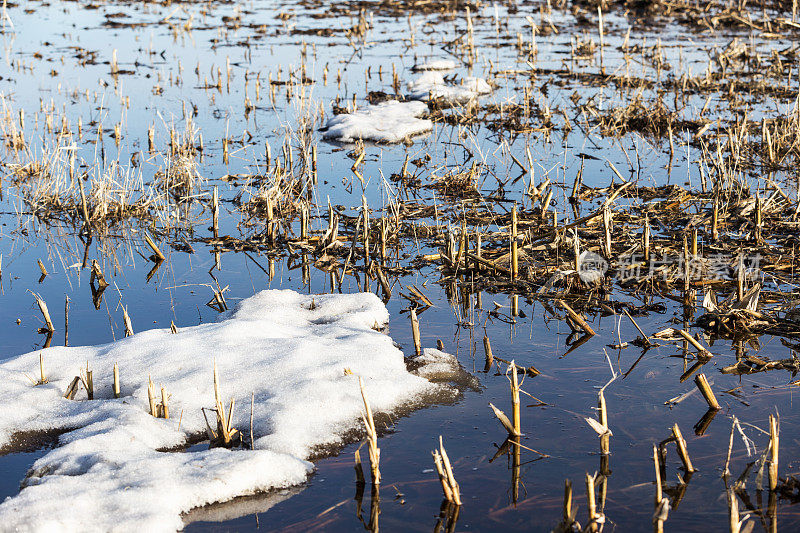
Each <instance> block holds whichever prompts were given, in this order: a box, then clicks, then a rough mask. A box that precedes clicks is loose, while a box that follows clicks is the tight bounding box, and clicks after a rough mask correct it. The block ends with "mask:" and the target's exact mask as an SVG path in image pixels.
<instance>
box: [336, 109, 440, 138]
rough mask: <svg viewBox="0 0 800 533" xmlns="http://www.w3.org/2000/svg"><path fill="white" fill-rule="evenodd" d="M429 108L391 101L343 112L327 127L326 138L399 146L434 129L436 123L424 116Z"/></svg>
mask: <svg viewBox="0 0 800 533" xmlns="http://www.w3.org/2000/svg"><path fill="white" fill-rule="evenodd" d="M427 114H428V106H427V105H425V104H424V103H422V102H398V101H396V100H388V101H386V102H382V103H380V104H376V105H370V106H367V107H364V108H361V109H358V110H357V111H355V112H354V113H342V114H339V115H336V116H335V117H332V118H331V119H330V120H328V122H327V124H325V128H324V129H325V130H326V131H325V134H324V137H325V138H326V139H334V140H337V141H343V142H351V141H355V140H358V139H362V140H365V141H373V142H379V143H399V142H403V141H406V140H408V139H410V138H411V137H414V136H416V135H421V134H423V133H427V132H429V131H431V130H432V129H433V122H431V121H430V120H427V119H423V118H420V117H423V116H425V115H427Z"/></svg>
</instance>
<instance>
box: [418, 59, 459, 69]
mask: <svg viewBox="0 0 800 533" xmlns="http://www.w3.org/2000/svg"><path fill="white" fill-rule="evenodd" d="M454 68H456V62H455V61H453V60H452V59H429V60H427V61H425V62H423V63H419V64H417V65H414V68H413V69H412V70H452V69H454Z"/></svg>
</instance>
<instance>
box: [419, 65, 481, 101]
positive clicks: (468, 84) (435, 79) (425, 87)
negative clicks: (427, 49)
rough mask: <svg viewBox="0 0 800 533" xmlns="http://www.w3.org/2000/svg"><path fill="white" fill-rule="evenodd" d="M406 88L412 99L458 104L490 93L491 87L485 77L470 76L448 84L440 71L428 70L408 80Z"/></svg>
mask: <svg viewBox="0 0 800 533" xmlns="http://www.w3.org/2000/svg"><path fill="white" fill-rule="evenodd" d="M408 90H409V93H410V94H409V98H411V99H412V100H434V101H437V102H440V103H445V104H448V105H458V104H464V103H467V102H469V101H470V100H472V99H474V98H477V97H479V96H480V95H483V94H489V93H491V92H492V87H491V86H490V85H489V83H488V82H487V81H486V80H485V79H483V78H472V77H467V78H464V79H462V80H461V84H460V85H450V84H448V83H446V82H445V80H444V76H442V74H441V72H436V71H433V70H430V71H428V72H425V73H423V74H422V75H420V76H419V77H418V78H417V79H415V80H413V81H410V82H408Z"/></svg>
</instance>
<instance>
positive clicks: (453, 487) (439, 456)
mask: <svg viewBox="0 0 800 533" xmlns="http://www.w3.org/2000/svg"><path fill="white" fill-rule="evenodd" d="M431 454H432V455H433V462H434V464H435V465H436V472H437V473H438V474H439V482H440V483H441V484H442V492H444V497H445V499H446V500H447V501H449V502H452V503H454V504H456V505H461V491H460V489H459V487H458V483H457V482H456V478H455V477H454V476H453V467H452V466H451V465H450V458H449V457H448V456H447V451H445V449H444V444H443V443H442V436H441V435H439V449H438V450H434V451H432V452H431Z"/></svg>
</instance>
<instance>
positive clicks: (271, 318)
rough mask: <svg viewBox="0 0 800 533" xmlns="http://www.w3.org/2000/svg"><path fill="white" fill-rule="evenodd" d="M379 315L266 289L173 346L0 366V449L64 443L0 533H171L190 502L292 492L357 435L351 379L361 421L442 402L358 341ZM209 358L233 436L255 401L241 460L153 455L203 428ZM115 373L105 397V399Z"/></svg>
mask: <svg viewBox="0 0 800 533" xmlns="http://www.w3.org/2000/svg"><path fill="white" fill-rule="evenodd" d="M388 318H389V315H388V312H387V310H386V308H385V307H384V305H383V304H382V303H381V302H380V301H379V300H378V298H377V297H376V296H375V295H373V294H352V295H322V296H308V295H301V294H298V293H296V292H293V291H289V290H285V291H277V290H271V291H263V292H261V293H259V294H256V295H255V296H253V297H251V298H248V299H246V300H244V301H242V302H241V303H240V304H239V305H238V306H237V308H236V310H235V311H233V312H230V313H228V314H227V315H225V316H224V317H223V319H222V320H221V321H219V322H216V323H211V324H201V325H198V326H192V327H186V328H182V329H181V330H179V332H178V333H177V334H172V333H171V332H170V330H169V329H165V330H151V331H145V332H142V333H138V334H136V335H134V336H132V337H129V338H126V339H123V340H120V341H117V342H114V343H111V344H106V345H102V346H88V347H71V348H63V347H54V348H49V349H47V350H42V351H41V352H40V351H36V352H31V353H28V354H25V355H20V356H18V357H15V358H12V359H10V360H7V361H5V362H3V363H2V364H0V380H2V382H3V384H4V394H3V399H2V400H0V401H1V402H2V408H1V409H0V446H2V445H9V444H10V443H11V442H12V435H13V434H14V433H16V432H27V431H42V430H46V431H63V432H64V433H63V434H62V435H61V436H60V438H59V446H58V447H57V448H55V449H53V450H52V451H50V452H48V453H47V454H46V455H45V456H44V457H42V458H41V459H39V460H38V461H36V463H35V464H34V465H33V468H32V469H31V472H30V473H29V476H28V478H27V479H26V480H25V482H24V488H23V489H22V490H21V492H20V493H19V494H18V495H16V496H13V497H10V498H7V499H6V500H5V501H4V502H3V503H2V504H0V522H1V523H2V524H3V529H8V530H22V531H26V530H28V531H52V530H82V531H95V530H100V531H110V530H114V531H170V530H176V529H180V528H181V527H182V526H183V521H182V519H181V514H182V513H185V512H187V511H189V510H190V509H193V508H196V507H198V506H203V505H206V504H209V503H212V502H218V501H227V500H230V499H232V498H234V497H236V496H240V495H247V494H253V493H256V492H258V491H264V490H267V489H270V488H282V487H288V486H291V485H296V484H298V483H301V482H303V481H304V480H305V479H306V477H307V475H308V473H309V472H310V471H311V470H312V469H313V466H312V465H311V463H309V462H307V460H308V459H309V458H310V457H311V456H312V454H313V453H314V451H315V449H318V447H320V446H337V445H342V444H343V440H342V435H344V434H345V433H346V432H348V431H351V430H353V429H354V428H360V422H359V418H358V417H359V414H360V412H361V409H362V403H361V395H360V392H359V387H358V378H357V376H361V377H362V378H363V379H364V384H365V389H366V392H367V395H368V397H369V399H370V403H371V405H372V408H373V409H374V410H375V411H383V412H388V411H392V410H397V409H398V408H402V407H404V406H406V405H409V404H410V403H411V402H412V401H414V400H417V401H418V400H419V398H420V396H421V395H426V394H433V393H436V392H437V391H442V390H450V389H444V387H445V386H444V385H433V384H431V383H430V382H428V381H427V380H425V379H423V378H422V377H419V376H417V375H413V374H411V373H409V372H408V371H407V370H406V366H405V362H404V359H403V354H402V353H401V352H400V350H398V349H397V348H396V347H395V346H394V345H393V343H392V339H391V338H389V337H388V336H387V335H384V334H383V333H380V332H379V331H376V330H375V329H373V328H374V326H375V325H379V326H380V325H383V324H385V323H386V322H387V321H388ZM40 353H42V354H43V355H44V368H45V373H46V376H47V378H48V379H49V382H48V383H46V384H44V385H38V386H33V384H32V383H31V381H30V380H29V379H28V378H27V377H26V376H25V374H28V375H33V376H38V370H39V354H40ZM214 360H216V362H217V366H218V368H219V375H220V381H221V388H222V395H223V397H224V401H225V403H226V405H227V402H228V400H229V399H230V398H235V400H236V408H235V409H234V416H233V425H234V427H236V428H238V429H240V430H242V431H243V432H244V433H245V435H247V434H249V418H250V395H251V393H255V410H254V434H255V436H256V440H255V447H256V450H255V451H250V450H227V449H220V448H216V449H211V450H203V451H196V452H180V451H163V450H166V449H169V448H175V447H179V446H182V445H184V444H185V443H186V442H187V439H188V438H189V437H190V436H192V435H196V434H198V433H202V432H204V430H205V423H204V421H203V417H202V414H201V410H200V409H201V407H212V406H213V404H214V392H213V378H212V364H213V363H212V362H213V361H214ZM87 361H88V364H89V368H90V370H92V372H93V379H94V383H95V400H93V401H88V400H86V399H85V398H86V395H85V393H84V392H81V393H80V394H82V396H78V397H77V400H67V399H64V398H63V397H62V395H63V393H64V391H65V389H66V388H67V385H68V384H69V382H70V381H71V380H72V378H73V377H74V376H76V375H77V374H78V372H79V369H80V368H82V367H84V368H85V366H86V363H87ZM115 362H116V363H118V365H119V372H120V381H121V384H122V397H121V398H120V399H113V394H112V368H113V365H114V363H115ZM440 362H441V361H440ZM345 368H348V369H350V370H351V371H352V375H346V374H345ZM422 375H424V372H423V373H422ZM148 376H152V379H153V381H154V382H155V383H156V384H157V385H160V384H163V385H164V387H165V388H166V390H167V391H168V392H169V393H170V394H171V399H170V402H169V407H170V413H171V418H170V419H167V420H165V419H157V418H153V417H152V416H150V414H149V408H148V400H147V380H148ZM74 428H77V429H74Z"/></svg>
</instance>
